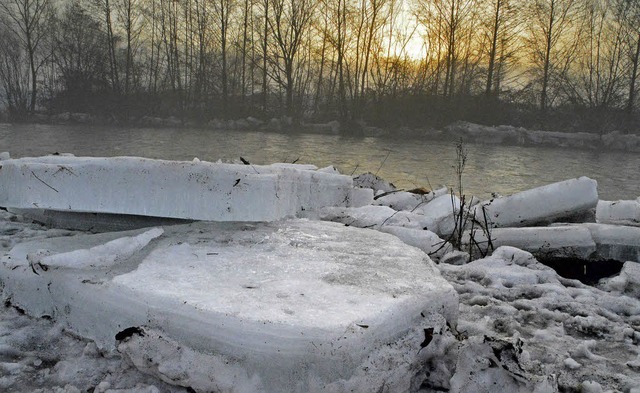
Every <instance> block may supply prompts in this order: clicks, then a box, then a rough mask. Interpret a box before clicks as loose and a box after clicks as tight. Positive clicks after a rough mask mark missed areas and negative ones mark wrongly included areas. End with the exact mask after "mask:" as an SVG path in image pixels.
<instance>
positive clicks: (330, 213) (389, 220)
mask: <svg viewBox="0 0 640 393" xmlns="http://www.w3.org/2000/svg"><path fill="white" fill-rule="evenodd" d="M319 218H320V219H321V220H324V221H334V222H340V223H343V224H345V225H348V226H354V227H358V228H369V229H378V230H379V229H380V228H382V227H385V226H396V227H404V228H412V229H420V230H430V231H432V232H434V233H436V234H438V235H442V228H443V227H444V229H445V231H446V229H447V228H450V227H452V226H453V224H451V225H449V221H448V220H447V219H446V217H444V218H443V217H442V216H441V215H437V214H433V215H432V216H425V215H422V214H417V213H411V212H408V211H396V210H393V209H392V208H390V207H388V206H374V205H369V206H362V207H346V208H345V207H325V208H322V209H320V213H319ZM451 221H453V219H451ZM443 223H444V224H443ZM445 234H446V232H445Z"/></svg>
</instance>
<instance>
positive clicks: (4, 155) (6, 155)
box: [0, 151, 11, 161]
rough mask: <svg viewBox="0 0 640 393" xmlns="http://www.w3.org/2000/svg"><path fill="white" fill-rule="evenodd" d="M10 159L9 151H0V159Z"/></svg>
mask: <svg viewBox="0 0 640 393" xmlns="http://www.w3.org/2000/svg"><path fill="white" fill-rule="evenodd" d="M9 159H11V155H10V154H9V152H8V151H3V152H2V153H0V161H4V160H9Z"/></svg>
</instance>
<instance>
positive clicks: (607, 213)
mask: <svg viewBox="0 0 640 393" xmlns="http://www.w3.org/2000/svg"><path fill="white" fill-rule="evenodd" d="M596 221H597V222H599V223H602V224H615V225H632V226H640V198H638V199H636V200H632V201H598V206H597V207H596Z"/></svg>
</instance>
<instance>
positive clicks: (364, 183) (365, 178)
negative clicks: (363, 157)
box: [353, 172, 396, 193]
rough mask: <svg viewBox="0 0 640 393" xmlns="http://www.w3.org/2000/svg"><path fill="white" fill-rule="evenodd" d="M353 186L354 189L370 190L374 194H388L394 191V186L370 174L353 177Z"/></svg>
mask: <svg viewBox="0 0 640 393" xmlns="http://www.w3.org/2000/svg"><path fill="white" fill-rule="evenodd" d="M353 185H354V187H361V188H371V189H373V191H374V193H377V192H378V191H383V192H390V191H395V190H396V186H394V185H393V184H392V183H389V182H388V181H386V180H384V179H383V178H381V177H378V176H376V175H374V174H373V173H371V172H367V173H363V174H362V175H358V176H355V177H354V178H353Z"/></svg>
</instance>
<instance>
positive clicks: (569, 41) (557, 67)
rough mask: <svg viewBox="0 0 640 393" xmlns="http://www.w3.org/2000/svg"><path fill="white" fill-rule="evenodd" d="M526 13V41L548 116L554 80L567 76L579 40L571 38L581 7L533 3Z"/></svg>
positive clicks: (566, 0) (556, 1) (564, 1)
mask: <svg viewBox="0 0 640 393" xmlns="http://www.w3.org/2000/svg"><path fill="white" fill-rule="evenodd" d="M526 12H527V13H526V15H527V18H528V23H527V26H528V31H527V36H526V42H527V47H528V48H529V51H530V55H531V59H530V60H531V66H532V69H533V71H534V74H535V77H536V79H538V81H539V83H540V99H539V107H540V110H541V111H542V112H543V113H544V112H545V111H546V110H547V107H548V106H549V104H550V99H549V88H550V82H551V80H552V77H555V78H557V79H561V78H564V77H565V76H566V72H567V71H568V69H569V66H570V64H571V61H572V58H573V54H574V52H575V49H576V44H577V42H578V41H579V40H578V39H577V37H575V36H572V37H570V36H569V35H570V34H571V33H576V31H577V29H576V28H575V17H576V15H577V5H576V1H575V0H533V1H532V2H531V4H530V5H529V7H528V9H527V11H526Z"/></svg>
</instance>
